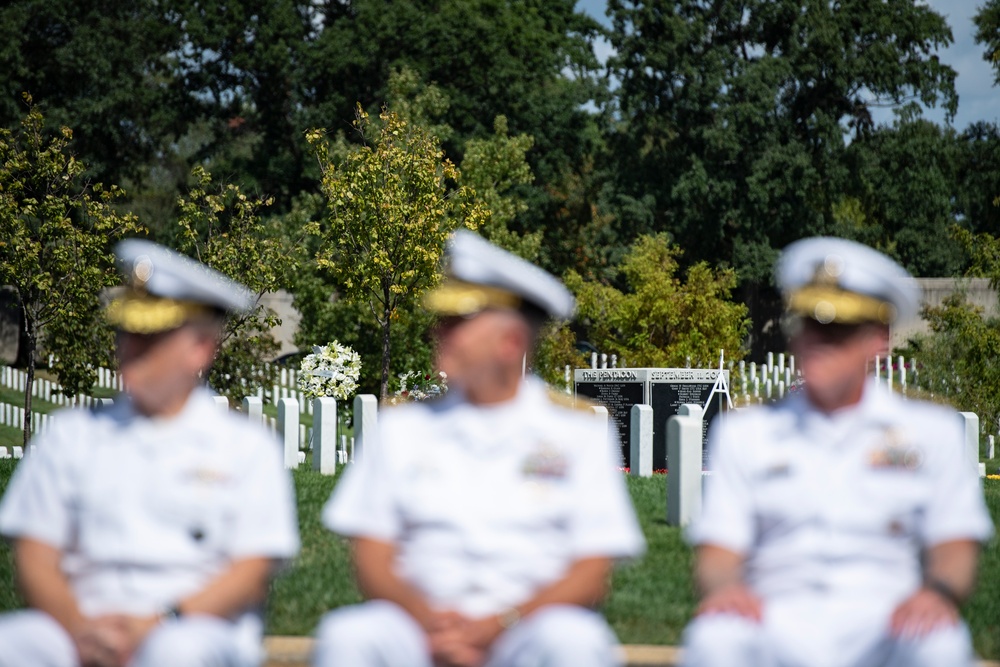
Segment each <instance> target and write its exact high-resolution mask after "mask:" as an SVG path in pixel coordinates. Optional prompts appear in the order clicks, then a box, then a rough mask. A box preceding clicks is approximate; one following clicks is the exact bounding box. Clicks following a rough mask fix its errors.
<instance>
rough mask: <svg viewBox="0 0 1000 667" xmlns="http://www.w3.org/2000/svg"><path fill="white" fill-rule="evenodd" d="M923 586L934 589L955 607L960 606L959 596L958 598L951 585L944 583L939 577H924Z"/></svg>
mask: <svg viewBox="0 0 1000 667" xmlns="http://www.w3.org/2000/svg"><path fill="white" fill-rule="evenodd" d="M924 588H926V589H927V590H930V591H934V592H935V593H937V594H938V595H940V596H941V597H943V598H944V599H945V600H947V601H948V602H950V603H952V604H953V605H955V608H956V609H958V608H959V607H961V606H962V600H961V598H959V597H958V595H957V594H956V593H955V591H953V590H952V589H951V586H949V585H948V584H946V583H944V582H943V581H941V580H940V579H935V578H934V577H926V578H925V579H924Z"/></svg>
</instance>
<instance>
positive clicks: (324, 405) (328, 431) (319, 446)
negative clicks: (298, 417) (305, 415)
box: [313, 398, 337, 475]
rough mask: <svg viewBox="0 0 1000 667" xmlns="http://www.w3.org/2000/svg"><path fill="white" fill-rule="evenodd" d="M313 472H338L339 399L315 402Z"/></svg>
mask: <svg viewBox="0 0 1000 667" xmlns="http://www.w3.org/2000/svg"><path fill="white" fill-rule="evenodd" d="M313 470H318V471H320V473H322V474H324V475H332V474H334V473H335V472H337V399H335V398H317V399H315V400H314V401H313Z"/></svg>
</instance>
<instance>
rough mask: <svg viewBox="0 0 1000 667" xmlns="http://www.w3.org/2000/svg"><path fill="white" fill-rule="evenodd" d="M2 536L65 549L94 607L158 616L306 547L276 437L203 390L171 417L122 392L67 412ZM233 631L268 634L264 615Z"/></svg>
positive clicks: (66, 561) (73, 577)
mask: <svg viewBox="0 0 1000 667" xmlns="http://www.w3.org/2000/svg"><path fill="white" fill-rule="evenodd" d="M0 533H2V534H3V535H5V536H7V537H9V538H19V537H26V538H32V539H35V540H38V541H41V542H44V543H46V544H49V545H51V546H53V547H55V548H57V549H59V550H60V551H61V552H63V554H64V557H63V569H64V572H65V574H66V576H67V578H68V580H69V582H70V584H71V586H72V589H73V592H74V593H75V595H76V598H77V600H78V604H79V606H80V609H81V611H82V612H83V613H84V614H85V615H88V616H96V615H101V614H109V613H124V614H134V615H146V614H155V613H157V612H159V611H160V610H162V609H164V608H166V607H168V606H169V605H172V604H174V603H176V602H177V601H178V600H180V599H182V598H184V597H185V596H188V595H191V594H192V593H194V592H196V591H198V590H200V589H201V588H203V587H204V586H205V585H206V584H207V583H208V582H209V581H210V580H211V579H212V578H213V577H215V576H216V575H218V574H219V573H220V572H221V571H222V570H223V569H224V568H225V567H226V566H227V564H228V563H230V562H231V561H232V560H234V559H240V558H247V557H268V558H275V559H288V558H291V557H292V556H294V555H295V553H296V552H297V551H298V546H299V540H298V528H297V520H296V513H295V502H294V491H293V488H292V484H291V479H290V477H289V475H288V473H287V472H286V471H285V470H284V469H283V465H282V457H281V452H280V449H279V447H278V445H277V443H276V442H275V441H274V440H273V439H272V438H271V437H270V436H269V435H268V434H267V433H266V431H264V430H263V429H261V428H260V427H258V426H255V425H252V424H250V423H248V422H247V421H246V420H245V419H242V418H240V417H238V416H237V415H235V414H233V413H230V412H228V411H222V410H220V409H219V408H217V407H216V405H215V403H214V402H213V400H212V399H211V397H210V396H209V395H208V393H207V391H205V390H197V391H196V392H195V393H193V394H192V396H191V397H190V399H189V400H188V403H187V405H186V406H185V408H184V410H183V412H182V413H181V414H179V415H178V416H176V417H175V418H171V419H149V418H146V417H143V416H141V415H138V414H137V413H136V412H135V411H134V410H133V409H132V407H131V404H130V402H129V401H128V399H127V398H126V397H124V396H120V397H119V398H118V399H116V402H115V405H114V406H113V407H111V408H110V409H106V410H99V411H84V410H74V411H66V412H63V413H61V414H59V415H58V416H57V417H56V418H55V419H54V420H53V422H52V426H51V428H50V429H49V430H47V431H46V432H44V433H42V434H41V435H39V436H38V438H37V439H36V441H35V447H34V452H33V453H32V455H31V456H29V457H27V458H25V459H24V461H23V462H22V463H21V464H20V465H19V467H18V469H17V471H16V472H15V475H14V477H13V478H12V480H11V482H10V486H9V488H8V490H7V493H6V495H5V497H4V499H3V503H2V504H0ZM3 627H4V626H3V621H2V620H0V633H2V630H3ZM233 630H234V632H237V633H239V635H240V637H241V638H242V640H243V641H244V642H245V643H247V645H250V644H253V643H259V638H260V632H261V622H260V617H259V614H257V613H255V612H254V610H248V613H247V614H246V615H245V616H244V617H243V618H242V619H241V621H240V622H239V623H237V624H233ZM2 663H3V660H2V659H0V664H2Z"/></svg>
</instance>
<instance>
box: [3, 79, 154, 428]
mask: <svg viewBox="0 0 1000 667" xmlns="http://www.w3.org/2000/svg"><path fill="white" fill-rule="evenodd" d="M25 100H26V101H27V103H28V112H27V115H26V116H25V117H24V119H23V120H22V122H21V127H20V129H19V130H18V131H17V132H11V131H9V130H3V129H0V284H4V285H10V286H12V287H13V288H14V290H15V291H16V292H17V296H18V299H19V301H20V305H21V318H22V325H23V335H22V341H23V342H24V344H25V347H24V349H23V350H21V351H20V352H21V354H22V356H23V357H24V359H25V363H26V366H27V383H26V387H25V392H24V411H25V422H24V442H25V444H27V442H28V439H29V437H30V435H31V388H32V384H33V382H34V378H35V356H36V354H37V353H38V351H39V349H40V346H41V345H42V343H43V341H44V345H45V348H46V349H47V350H48V352H50V353H51V354H53V355H54V356H55V359H56V362H55V367H54V368H53V370H54V371H55V373H56V375H57V376H58V378H59V382H60V384H61V385H62V390H63V392H64V393H66V394H67V395H70V396H72V395H74V394H77V393H79V392H81V391H84V390H89V388H90V387H91V386H92V385H93V383H94V381H95V379H96V370H95V368H94V367H93V366H92V365H91V364H92V363H93V362H94V361H95V360H104V359H107V357H108V350H110V349H111V338H110V329H108V328H107V327H105V326H103V320H102V315H101V309H100V307H99V304H98V294H99V292H100V291H101V289H102V288H104V287H107V286H110V285H114V284H115V283H116V282H117V280H118V276H117V273H116V272H115V269H114V255H113V253H112V250H111V244H113V243H114V242H115V241H116V240H117V239H120V238H121V237H122V236H124V235H126V234H129V233H135V232H138V231H139V230H140V227H139V225H138V223H137V222H136V219H135V217H134V216H132V215H130V214H121V213H118V212H117V211H116V209H115V206H114V202H115V201H116V200H118V199H120V198H121V197H122V195H123V193H122V191H121V190H120V189H119V188H118V187H117V186H112V187H110V188H108V189H105V188H103V187H102V186H100V185H92V186H88V184H87V183H86V180H85V179H84V178H83V173H84V170H85V167H84V165H83V163H82V162H79V161H77V160H76V159H75V158H74V157H73V156H72V155H71V154H70V153H69V148H68V146H69V142H70V140H71V139H72V136H73V133H72V131H71V130H70V129H69V128H67V127H63V128H62V129H61V131H60V133H59V134H58V135H56V136H47V135H46V133H45V131H44V126H45V119H44V117H43V116H42V114H41V112H40V111H39V110H38V109H37V108H36V107H34V106H32V100H31V96H30V95H25Z"/></svg>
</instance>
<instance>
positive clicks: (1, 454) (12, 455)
mask: <svg viewBox="0 0 1000 667" xmlns="http://www.w3.org/2000/svg"><path fill="white" fill-rule="evenodd" d="M34 448H35V446H34V445H28V453H29V454H30V453H31V451H32V450H33V449H34ZM11 449H13V450H14V451H13V452H8V451H7V448H6V447H0V459H23V458H24V447H21V446H20V445H15V446H14V447H12V448H11Z"/></svg>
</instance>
